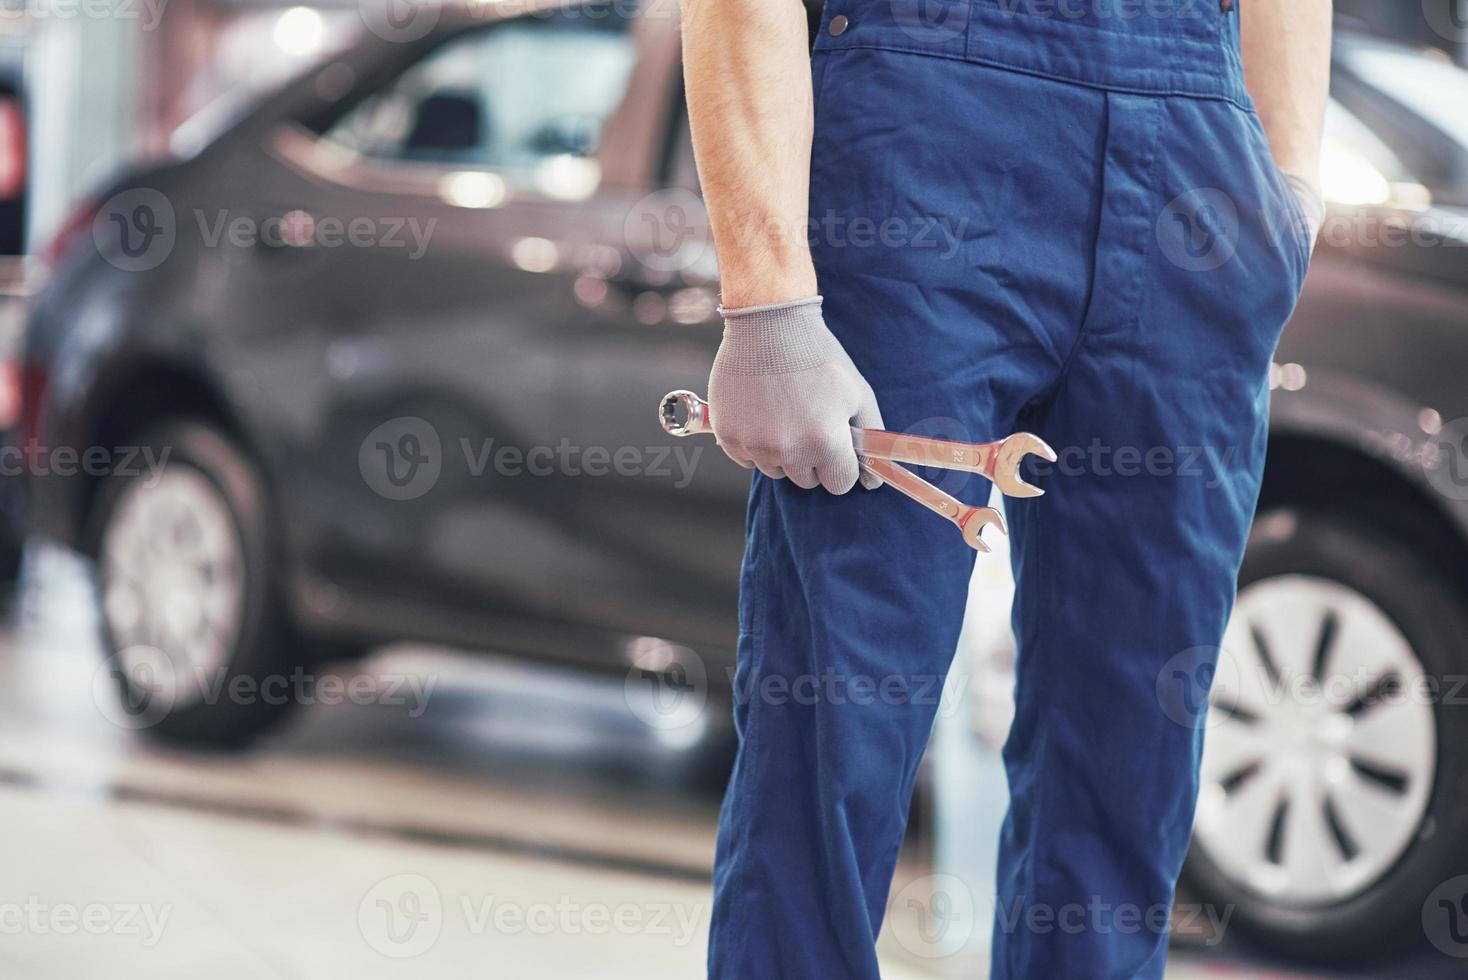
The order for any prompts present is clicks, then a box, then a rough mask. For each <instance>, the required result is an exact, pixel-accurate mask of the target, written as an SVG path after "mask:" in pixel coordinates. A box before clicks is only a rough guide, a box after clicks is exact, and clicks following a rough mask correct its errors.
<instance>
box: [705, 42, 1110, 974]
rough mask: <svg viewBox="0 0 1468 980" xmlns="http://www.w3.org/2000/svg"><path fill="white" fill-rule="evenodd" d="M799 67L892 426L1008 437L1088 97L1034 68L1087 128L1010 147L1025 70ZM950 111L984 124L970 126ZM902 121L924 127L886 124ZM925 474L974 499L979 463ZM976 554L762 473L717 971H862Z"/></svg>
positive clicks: (874, 501) (1049, 363) (877, 54)
mask: <svg viewBox="0 0 1468 980" xmlns="http://www.w3.org/2000/svg"><path fill="white" fill-rule="evenodd" d="M816 79H817V81H816V84H817V90H818V92H820V97H819V100H818V105H817V118H816V140H815V157H814V164H813V175H812V190H811V214H812V219H813V221H814V222H815V225H814V227H813V229H812V234H813V238H814V249H813V250H814V256H815V260H816V266H817V271H818V272H819V274H820V278H821V282H822V286H823V291H824V293H825V295H826V305H825V311H826V316H827V320H828V322H829V323H830V325H831V328H832V330H833V331H834V332H835V333H836V335H837V336H838V337H840V339H841V341H842V343H843V344H844V345H845V347H846V349H847V350H848V351H849V352H850V354H851V356H852V359H853V360H854V361H855V363H856V365H857V367H858V368H860V369H861V371H862V372H863V374H864V375H865V376H866V377H867V379H868V380H869V381H870V382H871V384H872V386H873V388H874V390H875V391H876V393H877V396H878V399H879V401H880V403H881V406H882V410H883V414H884V418H885V420H886V423H887V425H888V427H889V428H891V429H894V430H899V431H914V432H920V433H922V434H927V435H934V436H942V437H946V438H952V439H962V440H986V439H992V438H996V437H998V436H1000V435H1003V434H1006V433H1007V432H1008V431H1010V430H1012V428H1013V425H1014V420H1015V418H1016V416H1017V415H1018V413H1019V412H1020V410H1021V408H1022V407H1023V406H1024V405H1025V404H1026V403H1027V402H1028V401H1030V400H1031V399H1033V398H1035V397H1036V396H1037V395H1038V394H1040V393H1041V392H1043V391H1044V390H1045V388H1046V386H1047V385H1048V384H1049V383H1050V382H1051V380H1052V379H1053V378H1054V376H1055V373H1056V371H1057V370H1058V368H1059V365H1060V362H1061V358H1062V352H1063V351H1064V350H1066V349H1068V347H1069V346H1070V343H1071V338H1072V337H1073V335H1074V325H1075V324H1076V323H1078V322H1079V321H1080V317H1081V315H1082V313H1083V310H1084V303H1085V292H1086V283H1087V282H1088V281H1089V279H1090V262H1091V256H1092V253H1093V244H1094V243H1093V241H1092V239H1091V235H1092V230H1091V229H1092V228H1093V226H1094V219H1095V198H1094V179H1095V176H1096V170H1095V167H1096V165H1097V160H1096V151H1097V136H1096V130H1097V126H1098V125H1099V123H1098V121H1097V120H1098V119H1099V116H1100V115H1101V113H1100V109H1101V107H1102V104H1103V98H1102V96H1101V95H1100V94H1099V93H1095V92H1089V91H1084V90H1080V89H1074V88H1069V87H1064V86H1053V89H1054V91H1052V92H1050V93H1049V94H1048V95H1047V99H1048V106H1049V111H1053V112H1059V113H1063V114H1067V115H1070V116H1072V117H1074V118H1075V119H1077V120H1086V121H1087V122H1085V124H1084V125H1077V126H1076V127H1074V128H1069V129H1062V130H1059V131H1058V132H1059V135H1058V136H1055V135H1052V145H1056V141H1057V140H1059V141H1061V142H1063V143H1064V145H1062V146H1058V147H1057V148H1058V149H1059V150H1060V152H1058V153H1056V154H1055V155H1053V156H1049V155H1047V156H1046V157H1045V158H1043V159H1031V158H1030V157H1029V156H1028V155H1027V151H1025V150H1024V149H1023V148H1024V145H1025V141H1026V140H1027V139H1033V138H1038V136H1039V134H1040V133H1041V132H1051V133H1054V132H1056V128H1055V127H1054V125H1053V120H1052V121H1050V122H1045V121H1041V120H1037V119H1036V118H1035V117H1034V115H1033V113H1030V112H1025V111H1014V109H1013V108H1012V107H1013V106H1014V104H1015V102H1016V100H1017V99H1018V98H1019V97H1020V96H1021V95H1022V94H1023V93H1025V92H1027V91H1028V90H1029V89H1028V86H1029V84H1030V83H1029V82H1028V81H1027V80H1024V79H1021V78H1018V77H1016V76H1013V75H1011V74H1009V73H1004V72H996V71H988V72H977V71H976V70H975V69H974V67H973V66H970V65H965V64H963V63H960V62H952V61H942V60H937V59H929V58H916V57H912V56H908V55H903V54H900V53H891V52H882V51H852V52H845V53H842V54H840V55H839V56H835V57H830V58H828V57H826V56H822V55H819V54H818V55H817V59H816ZM935 92H937V93H941V94H942V97H941V98H935V97H933V93H935ZM955 119H970V120H979V119H983V120H986V125H985V126H983V127H973V128H972V129H971V130H969V131H968V132H967V134H966V135H965V134H964V133H961V132H956V131H955V130H954V120H955ZM898 120H900V121H901V122H902V124H903V126H904V127H905V128H906V127H911V129H910V130H909V131H911V132H915V133H929V134H933V135H934V140H935V141H936V142H928V143H923V142H920V141H918V140H908V141H899V140H894V139H893V138H892V136H891V127H892V126H893V124H894V122H895V121H898ZM945 140H946V143H945ZM1026 202H1028V203H1026ZM1051 208H1054V209H1057V211H1058V212H1059V213H1064V214H1066V215H1068V216H1071V217H1074V218H1077V219H1078V220H1077V221H1075V222H1074V223H1070V222H1067V223H1060V222H1057V221H1055V220H1054V213H1052V211H1051V210H1050V209H1051ZM925 476H926V477H927V478H929V479H931V480H933V481H934V482H937V483H939V484H940V485H941V486H943V487H944V488H945V489H947V490H949V491H950V492H952V493H954V494H955V495H957V496H960V497H962V498H963V499H965V500H968V501H970V502H973V503H979V504H981V503H984V502H985V501H986V500H987V498H988V495H989V486H988V484H987V482H986V481H983V480H982V479H980V478H977V477H971V476H965V475H963V474H954V473H945V472H942V471H934V472H927V473H925ZM991 533H992V532H991ZM973 560H974V555H973V552H972V551H971V550H969V549H968V548H967V547H966V546H965V545H964V544H963V542H962V540H961V538H960V536H959V533H958V532H957V530H956V529H955V528H954V527H953V525H951V524H949V523H947V522H945V521H943V520H942V519H941V518H939V517H937V516H936V515H934V514H932V513H930V512H928V511H926V510H924V509H922V508H921V507H919V506H918V505H916V504H914V503H912V502H911V501H908V500H906V499H905V498H903V497H901V496H899V495H898V494H897V493H896V491H894V490H891V489H890V488H884V489H880V490H877V491H871V492H867V491H862V490H857V491H855V492H853V493H851V494H849V495H847V496H845V497H841V498H836V497H832V496H830V495H829V494H826V493H824V492H822V491H803V490H800V489H799V488H798V487H795V486H793V485H791V484H790V483H788V482H785V481H777V482H776V481H769V480H766V479H764V478H762V477H755V481H754V486H753V488H752V492H751V497H750V520H749V532H748V545H747V551H746V557H745V563H744V571H743V576H744V577H743V581H742V587H741V597H742V598H741V610H742V614H743V615H742V620H743V621H742V623H741V628H742V635H741V638H740V646H739V664H738V671H737V674H736V678H735V687H736V692H735V693H736V698H737V699H738V700H737V705H736V721H737V723H738V727H739V731H740V735H741V746H740V751H739V756H738V760H737V762H736V764H735V769H734V774H733V778H732V781H731V784H730V786H729V790H728V794H727V797H726V799H725V805H724V809H723V812H722V815H721V818H720V828H719V841H718V853H717V858H716V861H717V868H716V872H715V899H714V912H713V923H712V930H711V942H710V956H709V964H710V974H711V976H713V977H716V978H737V980H762V978H772V977H782V978H783V977H789V978H812V980H829V978H832V977H841V978H853V980H875V978H876V977H877V965H876V958H875V952H874V949H873V943H874V940H875V937H876V934H877V932H878V931H879V929H880V926H881V922H882V918H883V912H884V909H885V905H886V902H887V900H888V889H889V886H890V881H891V877H892V872H893V867H894V863H895V861H896V859H897V855H898V851H899V849H900V847H901V842H902V837H903V831H904V828H905V823H906V817H907V805H908V800H909V796H910V794H911V789H912V783H913V779H914V776H915V774H916V772H917V769H918V764H919V762H920V760H921V758H922V754H923V750H924V747H925V745H926V743H927V740H928V736H929V733H930V730H931V725H932V721H933V717H934V714H935V712H936V709H937V706H938V701H939V698H940V695H941V689H942V685H943V683H944V681H945V679H946V677H947V673H948V668H949V665H950V662H951V660H952V657H953V654H954V648H955V644H956V642H957V638H958V632H959V628H960V625H961V620H962V617H963V612H964V607H965V599H966V596H967V589H968V580H969V577H970V573H971V570H972V567H973ZM797 691H799V692H800V694H801V696H797ZM982 887H983V886H980V885H976V886H975V889H974V890H975V891H976V892H980V891H981V890H982Z"/></svg>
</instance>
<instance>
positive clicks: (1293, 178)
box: [1281, 170, 1325, 254]
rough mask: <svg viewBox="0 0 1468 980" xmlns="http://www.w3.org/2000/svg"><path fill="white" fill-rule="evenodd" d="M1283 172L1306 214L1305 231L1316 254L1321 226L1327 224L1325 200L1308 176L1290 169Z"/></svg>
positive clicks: (1312, 250)
mask: <svg viewBox="0 0 1468 980" xmlns="http://www.w3.org/2000/svg"><path fill="white" fill-rule="evenodd" d="M1281 172H1282V173H1283V174H1284V179H1285V183H1286V184H1289V185H1290V190H1292V191H1294V193H1295V200H1297V201H1299V202H1300V211H1301V212H1303V213H1304V215H1305V225H1306V228H1305V231H1306V233H1307V234H1308V235H1309V236H1310V252H1311V254H1314V252H1315V240H1316V239H1317V238H1319V237H1320V228H1321V226H1322V225H1324V224H1325V200H1324V198H1322V197H1321V195H1320V188H1319V187H1318V186H1317V185H1316V184H1315V182H1314V181H1312V180H1310V179H1309V178H1308V177H1304V176H1302V175H1300V174H1297V173H1294V172H1293V171H1289V170H1285V171H1281Z"/></svg>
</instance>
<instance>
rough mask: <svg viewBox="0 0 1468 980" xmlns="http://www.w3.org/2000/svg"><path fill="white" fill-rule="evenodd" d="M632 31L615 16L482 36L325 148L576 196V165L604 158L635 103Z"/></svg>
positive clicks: (414, 71)
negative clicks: (610, 131) (484, 173)
mask: <svg viewBox="0 0 1468 980" xmlns="http://www.w3.org/2000/svg"><path fill="white" fill-rule="evenodd" d="M630 23H631V16H630V13H629V9H628V5H627V4H616V5H609V6H607V7H602V8H595V10H594V11H593V8H571V9H568V10H561V11H556V12H554V13H546V14H536V15H532V16H527V17H524V18H521V19H519V20H515V21H511V22H508V23H504V24H499V25H495V26H492V27H486V28H479V29H476V30H472V31H470V32H468V33H466V34H463V35H461V36H459V37H457V38H454V39H452V40H449V41H447V42H446V43H444V44H442V45H440V46H439V47H437V48H435V49H434V50H433V51H432V52H431V53H430V54H429V55H427V56H426V57H425V58H423V59H422V60H421V61H419V62H417V63H416V64H414V65H412V66H411V67H409V68H408V69H407V70H406V71H404V72H402V73H401V74H400V75H398V76H397V77H396V78H395V79H394V80H393V81H392V82H390V83H389V84H388V85H387V86H386V87H385V88H384V89H382V90H381V91H380V92H378V93H377V94H375V95H374V96H372V97H370V98H368V99H366V100H365V101H364V102H363V103H361V104H360V105H358V106H357V107H356V108H355V109H353V110H352V111H351V112H349V113H348V114H347V115H346V116H345V117H344V118H342V119H341V120H339V121H338V122H337V123H336V124H335V125H333V126H332V127H331V128H330V129H329V130H328V131H327V132H326V133H325V137H326V138H327V139H329V140H332V141H333V142H335V143H338V144H340V145H342V146H345V147H347V148H348V149H350V150H353V151H355V152H356V153H357V154H359V155H360V156H363V157H367V158H370V159H373V160H376V161H379V162H386V163H411V164H420V165H421V164H438V165H442V166H444V167H445V168H451V169H465V168H486V169H493V170H498V171H503V172H508V173H520V174H534V175H536V176H537V178H538V182H539V183H542V184H545V183H547V179H549V180H550V183H552V184H554V183H556V181H559V182H560V183H561V184H562V185H565V186H563V187H562V189H563V190H569V189H571V187H570V185H574V184H576V183H577V182H578V180H580V179H581V178H580V177H578V176H577V172H578V168H577V166H576V163H577V161H582V162H588V161H590V160H591V159H592V158H594V156H595V154H596V151H597V148H598V146H599V145H600V142H601V131H602V126H603V125H604V124H605V122H606V120H607V118H608V117H609V116H610V115H611V114H612V112H613V110H615V109H616V107H617V105H618V104H619V103H620V102H621V100H622V97H623V95H625V93H626V90H627V83H628V79H629V78H630V76H631V73H632V68H633V64H634V61H635V52H634V48H633V39H632V36H631V32H630ZM583 176H584V175H583ZM547 189H553V188H547ZM572 196H574V195H572Z"/></svg>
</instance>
